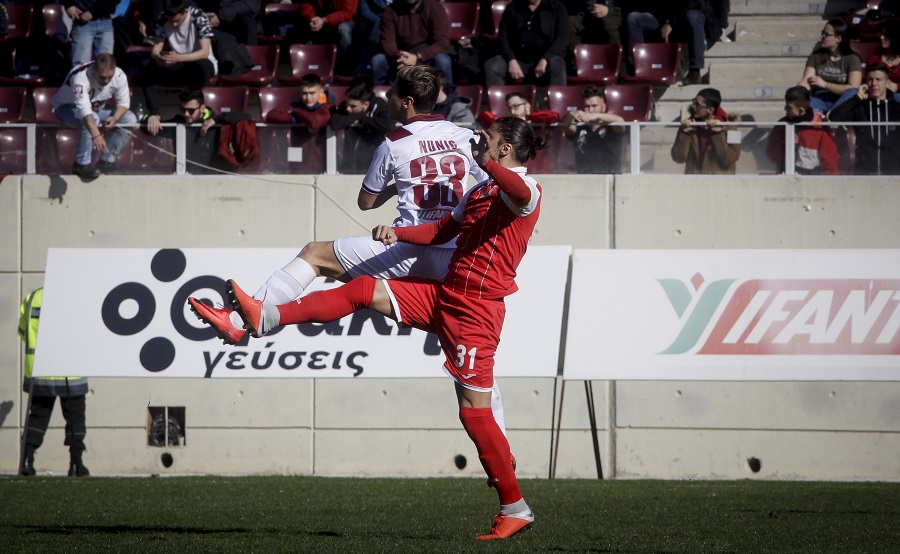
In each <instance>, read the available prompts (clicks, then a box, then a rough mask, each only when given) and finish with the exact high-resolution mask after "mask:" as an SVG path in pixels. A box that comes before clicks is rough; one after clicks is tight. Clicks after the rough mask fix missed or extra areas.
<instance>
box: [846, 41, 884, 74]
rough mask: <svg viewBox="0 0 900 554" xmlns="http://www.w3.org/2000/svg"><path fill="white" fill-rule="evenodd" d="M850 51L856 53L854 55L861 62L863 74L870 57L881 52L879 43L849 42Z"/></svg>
mask: <svg viewBox="0 0 900 554" xmlns="http://www.w3.org/2000/svg"><path fill="white" fill-rule="evenodd" d="M850 49H851V50H853V51H854V52H856V55H857V56H859V59H860V60H862V69H863V74H865V72H866V61H868V59H869V57H870V56H872V55H873V54H877V53H878V52H879V51H880V50H881V41H880V40H879V41H859V40H851V41H850Z"/></svg>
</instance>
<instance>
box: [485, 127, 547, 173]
mask: <svg viewBox="0 0 900 554" xmlns="http://www.w3.org/2000/svg"><path fill="white" fill-rule="evenodd" d="M493 125H495V126H496V127H497V128H498V129H499V130H500V136H502V137H503V142H505V143H507V144H509V145H511V146H512V149H513V157H514V158H515V159H516V161H517V162H519V163H525V162H527V161H528V160H533V159H534V158H535V156H537V153H538V151H540V150H543V149H544V148H546V147H547V145H548V144H550V139H549V136H548V135H547V133H546V131H545V130H544V129H543V127H541V131H540V132H536V131H535V130H534V128H533V127H532V126H531V125H530V124H529V123H528V122H527V121H525V120H524V119H520V118H518V117H515V116H512V115H505V116H503V117H501V118H500V119H498V120H497V121H495V122H494V124H493Z"/></svg>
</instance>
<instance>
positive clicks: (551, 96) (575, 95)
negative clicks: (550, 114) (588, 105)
mask: <svg viewBox="0 0 900 554" xmlns="http://www.w3.org/2000/svg"><path fill="white" fill-rule="evenodd" d="M586 88H587V87H585V86H582V85H550V86H549V87H548V88H547V99H548V102H549V107H550V109H551V110H553V111H554V112H556V113H558V114H559V116H560V117H563V116H564V115H566V114H567V113H569V112H570V111H572V110H580V109H581V106H582V104H583V97H582V94H583V93H584V90H585V89H586Z"/></svg>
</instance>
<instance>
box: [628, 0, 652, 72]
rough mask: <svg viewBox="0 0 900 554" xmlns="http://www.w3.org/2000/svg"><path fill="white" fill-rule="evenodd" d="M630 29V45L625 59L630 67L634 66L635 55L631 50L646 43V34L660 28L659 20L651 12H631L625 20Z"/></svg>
mask: <svg viewBox="0 0 900 554" xmlns="http://www.w3.org/2000/svg"><path fill="white" fill-rule="evenodd" d="M625 25H626V26H627V28H628V45H627V46H626V48H625V57H626V59H627V60H628V65H629V66H632V67H633V66H634V53H633V52H632V51H631V48H632V47H633V46H634V45H635V44H637V43H638V42H644V33H645V32H647V31H655V30H657V29H659V28H660V26H661V25H660V23H659V20H657V19H656V17H654V15H653V14H652V13H650V12H631V13H630V14H628V17H626V18H625Z"/></svg>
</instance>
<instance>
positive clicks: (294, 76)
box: [278, 44, 337, 85]
mask: <svg viewBox="0 0 900 554" xmlns="http://www.w3.org/2000/svg"><path fill="white" fill-rule="evenodd" d="M290 63H291V74H290V75H289V76H280V77H278V82H280V83H281V84H283V85H297V84H300V79H302V78H303V76H304V75H306V74H308V73H315V74H316V75H318V76H319V77H321V78H322V82H323V83H330V82H332V81H333V80H334V68H335V65H336V63H337V46H336V45H334V44H292V45H291V48H290Z"/></svg>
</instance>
